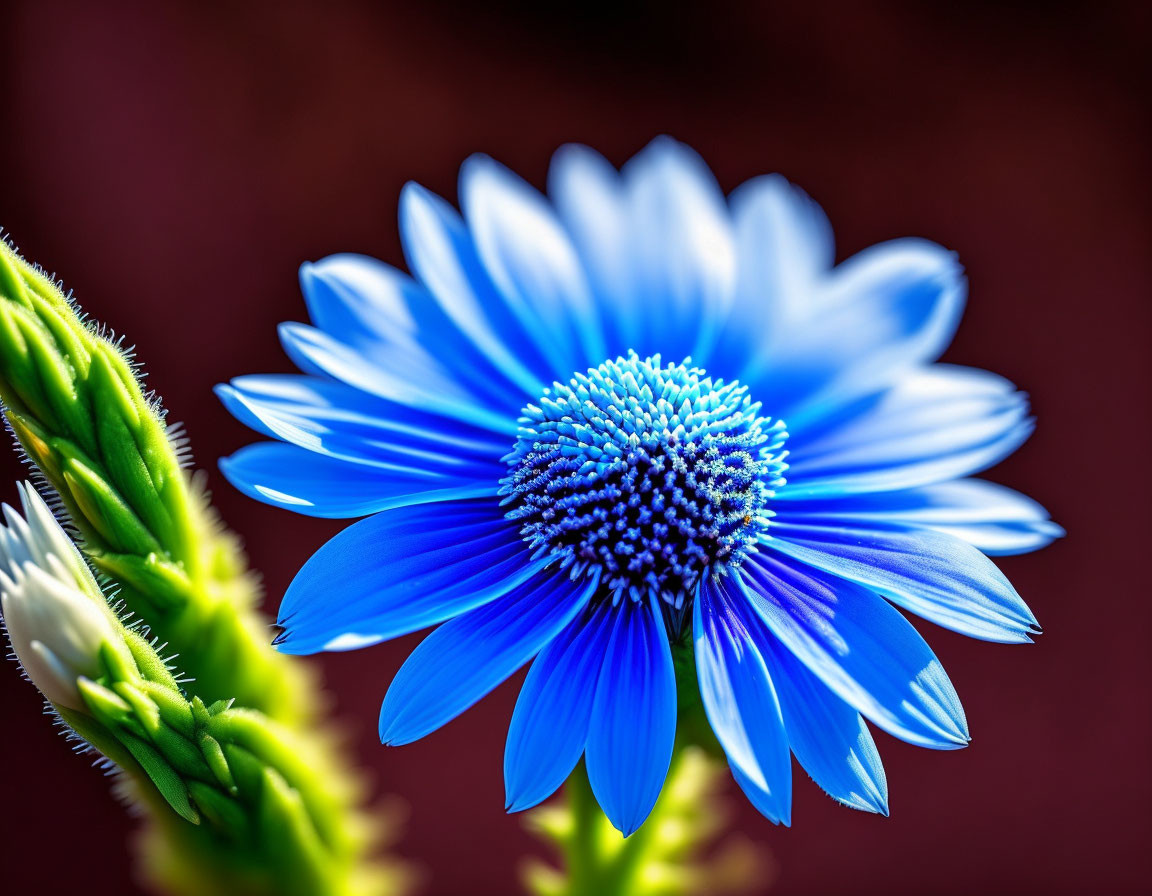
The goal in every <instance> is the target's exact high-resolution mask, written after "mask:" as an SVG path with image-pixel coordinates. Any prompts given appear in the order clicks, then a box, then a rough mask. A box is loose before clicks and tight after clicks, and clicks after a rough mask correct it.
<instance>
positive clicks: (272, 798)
mask: <svg viewBox="0 0 1152 896" xmlns="http://www.w3.org/2000/svg"><path fill="white" fill-rule="evenodd" d="M259 818H260V838H261V842H262V845H263V847H264V848H265V849H266V850H267V851H268V852H269V853H271V854H272V855H273V856H274V857H275V858H274V861H279V862H281V863H283V864H284V865H285V866H287V867H290V868H292V869H293V872H294V874H293V875H292V876H291V877H290V878H289V880H291V881H292V882H293V891H294V892H296V893H301V894H305V893H315V892H318V891H321V890H322V889H327V887H325V885H324V878H325V876H326V875H325V869H326V867H327V855H326V850H325V849H324V845H323V844H322V843H321V841H320V838H319V836H318V835H317V833H316V829H315V828H314V827H313V826H312V822H311V820H310V819H309V815H308V812H307V810H306V809H305V807H304V801H303V799H302V798H301V796H300V793H299V792H298V791H297V790H295V789H294V788H293V787H291V786H290V785H289V784H288V782H287V781H285V780H284V778H283V777H281V776H280V775H279V774H278V773H277V772H276V770H275V769H273V768H269V767H267V766H265V767H264V769H263V774H262V781H261V787H260V805H259Z"/></svg>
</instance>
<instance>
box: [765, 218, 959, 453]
mask: <svg viewBox="0 0 1152 896" xmlns="http://www.w3.org/2000/svg"><path fill="white" fill-rule="evenodd" d="M964 296H965V281H964V277H963V275H962V272H961V268H960V265H959V264H958V263H957V261H956V258H955V255H954V254H953V253H951V252H949V251H947V250H945V249H943V248H942V247H940V246H937V245H936V244H934V243H929V242H927V241H925V240H918V239H902V240H894V241H892V242H888V243H882V244H880V245H878V246H873V247H872V248H870V249H866V250H865V251H863V252H861V253H860V254H859V255H856V256H854V257H853V258H850V259H849V260H848V261H846V262H844V263H843V264H841V265H840V266H839V267H837V268H835V269H834V270H833V271H832V273H831V274H830V275H829V276H828V278H827V280H826V282H825V283H824V284H823V286H822V288H821V289H820V290H819V292H818V294H817V295H815V296H813V299H812V302H811V308H810V311H809V313H808V314H807V315H806V316H804V317H802V318H800V319H797V320H794V321H793V322H792V324H791V325H790V326H788V327H785V328H783V329H782V330H781V332H780V333H778V334H777V335H776V337H775V339H774V340H773V349H772V353H771V356H770V357H769V358H767V359H766V363H765V365H764V366H763V369H762V370H761V371H760V372H759V374H758V375H757V376H756V378H755V379H753V378H751V377H748V378H747V385H749V386H750V387H753V389H754V394H756V396H757V399H758V400H760V401H761V402H763V404H764V407H766V408H771V409H772V413H773V416H776V417H778V418H781V419H783V420H786V421H787V422H788V426H789V429H790V431H793V432H800V431H802V430H803V429H804V428H805V427H806V426H809V425H811V424H813V423H815V422H818V421H819V420H820V419H821V418H822V417H824V416H827V415H829V414H833V413H835V412H836V411H837V410H838V409H839V408H840V406H841V405H843V404H844V403H846V402H848V401H850V400H852V399H853V398H855V397H857V396H860V395H864V394H867V393H868V392H871V391H874V390H876V389H878V388H882V387H884V386H886V385H888V384H890V383H892V382H894V381H896V380H898V379H899V378H901V377H903V376H904V375H905V374H906V372H907V371H908V370H909V369H910V368H913V367H915V366H917V365H920V364H923V363H924V362H926V361H931V360H933V359H935V358H936V357H937V356H938V355H939V353H940V352H941V351H942V350H943V348H944V347H945V346H946V345H947V344H948V342H949V341H950V340H951V338H952V334H953V332H954V331H955V329H956V324H957V323H958V321H959V318H960V312H961V310H962V308H963V304H964Z"/></svg>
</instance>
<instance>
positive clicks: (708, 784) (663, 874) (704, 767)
mask: <svg viewBox="0 0 1152 896" xmlns="http://www.w3.org/2000/svg"><path fill="white" fill-rule="evenodd" d="M723 777H724V771H723V764H722V763H721V762H720V761H719V760H717V759H716V758H715V757H714V756H711V755H709V754H708V753H706V752H705V751H704V750H702V749H701V748H699V747H696V746H692V745H685V744H678V745H677V748H676V750H675V752H674V753H673V756H672V763H671V766H670V767H669V769H668V778H667V780H666V782H665V784H664V790H663V792H662V793H661V795H660V799H659V800H658V801H657V802H656V806H655V807H654V808H653V809H652V813H651V815H649V817H648V819H647V821H645V822H644V824H643V825H641V827H640V828H639V830H637V831H636V832H635V833H633V834H632V836H630V837H628V838H625V837H623V836H621V834H620V832H619V831H617V830H616V829H615V828H614V827H612V824H611V823H610V822H609V821H608V819H607V818H606V817H605V816H604V813H603V812H601V811H600V806H599V805H598V804H597V802H596V797H595V795H594V794H593V793H592V788H591V786H590V785H589V783H588V775H587V773H586V771H585V768H584V765H583V764H581V765H580V766H578V767H577V768H576V770H575V771H574V772H573V773H572V775H571V776H570V777H569V779H568V783H567V784H566V785H565V788H564V798H565V799H564V802H563V803H562V804H560V805H549V806H544V807H541V808H539V809H536V810H533V811H532V812H531V813H529V814H528V823H529V824H530V825H531V826H532V828H534V829H535V831H536V832H538V833H540V834H542V835H543V836H544V837H546V838H547V839H549V840H551V841H552V842H553V843H554V844H555V845H556V846H557V847H558V849H559V852H560V857H561V860H562V865H563V870H558V869H556V868H553V867H551V866H548V865H545V864H544V863H542V862H533V863H531V864H530V865H529V866H528V867H527V868H526V869H525V883H526V885H527V888H528V890H529V892H530V893H533V894H535V896H689V894H695V893H701V892H720V891H721V889H720V887H719V886H717V884H719V882H720V881H721V879H722V878H724V877H725V876H726V875H725V874H724V872H725V870H726V869H722V868H714V867H712V866H711V865H710V864H708V863H705V862H703V861H702V859H701V856H702V854H703V852H704V851H705V849H706V848H707V847H708V846H709V845H710V844H711V843H712V841H713V840H714V838H715V836H716V834H717V833H719V831H720V829H721V827H722V826H723V822H724V818H725V814H726V813H725V812H724V809H723V807H722V806H721V805H719V802H718V800H717V799H716V793H717V791H718V789H719V787H720V783H721V781H722V779H723ZM734 856H735V854H734V853H733V852H732V851H731V850H729V851H728V853H726V858H725V861H726V862H730V861H731V860H732V859H733V857H734ZM738 858H739V860H740V861H741V863H742V865H743V866H745V867H746V866H747V864H748V863H747V861H745V859H746V854H745V855H744V856H740V857H738ZM729 889H730V888H729Z"/></svg>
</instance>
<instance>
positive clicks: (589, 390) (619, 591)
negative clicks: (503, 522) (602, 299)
mask: <svg viewBox="0 0 1152 896" xmlns="http://www.w3.org/2000/svg"><path fill="white" fill-rule="evenodd" d="M520 427H521V428H520V433H519V436H518V438H517V440H516V445H515V447H514V448H513V450H512V451H511V453H509V454H508V455H507V456H506V457H505V458H504V460H505V462H506V463H507V464H508V467H509V472H508V475H507V476H505V477H504V478H503V479H502V480H501V490H500V494H501V495H502V496H503V500H504V505H505V506H506V507H507V508H508V509H507V516H508V518H509V519H510V520H514V521H516V522H518V523H519V524H520V525H521V527H522V529H521V532H522V534H523V536H524V538H525V540H526V541H527V542H528V544H529V546H530V547H531V548H532V549H534V550H535V551H536V552H537V554H538V555H543V554H551V555H552V556H554V557H556V558H557V559H558V560H559V562H560V565H561V566H562V567H564V568H569V569H570V570H571V574H572V575H573V576H578V575H581V574H583V573H598V574H599V576H600V580H601V583H602V585H603V588H604V589H605V593H606V594H608V595H610V596H611V598H612V600H613V601H618V600H620V599H621V598H622V597H624V596H627V597H629V598H631V599H633V600H640V599H641V598H643V597H645V596H646V595H648V594H655V595H657V596H658V597H659V598H660V599H661V600H662V601H663V602H664V604H665V605H666V607H667V610H668V611H669V612H670V613H672V614H673V615H680V614H681V613H682V612H683V610H684V608H685V607H686V606H689V605H690V604H691V599H692V597H693V595H694V594H695V591H696V588H697V586H698V585H699V583H700V581H701V579H702V577H703V576H704V575H705V574H706V573H708V572H710V571H711V572H717V573H718V572H720V571H721V570H723V569H724V568H726V567H734V566H738V565H739V564H740V562H741V561H742V560H743V559H744V557H745V556H746V555H747V554H748V553H749V552H751V551H753V550H754V549H755V547H754V546H755V544H756V541H757V538H758V537H759V536H760V535H761V534H762V533H763V531H764V529H765V527H766V526H767V523H768V519H769V517H770V516H771V515H772V512H771V510H770V509H769V507H768V503H769V500H770V499H771V498H772V496H773V494H774V493H775V490H776V489H777V488H779V487H780V486H781V485H783V483H784V479H783V476H782V474H783V472H784V469H785V467H786V465H785V463H784V460H783V459H784V456H785V454H786V452H785V451H783V450H782V449H783V445H784V442H785V440H786V439H787V436H788V433H787V432H786V431H785V428H784V423H783V421H780V420H772V419H770V418H768V417H764V416H761V414H760V405H759V403H756V402H753V401H752V399H751V398H750V397H749V395H748V390H747V388H746V387H744V386H742V385H740V383H738V382H735V381H733V382H724V381H723V380H713V379H711V378H710V377H708V376H707V375H706V374H705V372H704V371H703V370H702V369H700V368H698V367H693V366H692V363H691V359H689V358H686V359H685V360H684V361H683V363H680V364H672V363H669V364H667V365H666V366H661V359H660V356H659V355H653V356H652V357H649V358H644V359H641V358H640V357H639V356H638V355H636V354H635V353H634V352H633V353H630V354H629V355H628V356H627V357H619V358H617V359H616V360H614V361H605V362H604V363H603V364H601V365H600V366H599V367H596V368H593V369H590V370H589V371H588V372H587V373H583V374H581V373H577V374H576V375H574V376H573V377H572V379H571V380H569V381H568V383H566V384H562V383H555V384H554V385H553V386H552V387H551V388H548V389H545V390H544V394H543V396H542V397H541V398H540V401H539V403H538V404H533V405H529V406H528V407H527V408H525V409H524V415H523V417H521V419H520Z"/></svg>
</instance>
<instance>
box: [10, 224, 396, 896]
mask: <svg viewBox="0 0 1152 896" xmlns="http://www.w3.org/2000/svg"><path fill="white" fill-rule="evenodd" d="M0 399H2V400H3V403H4V412H5V415H6V417H7V419H8V421H9V423H10V424H11V427H12V429H13V431H14V432H15V434H16V437H17V438H18V440H19V442H20V445H21V447H22V448H23V449H24V451H25V452H26V454H27V457H28V458H29V460H30V461H31V462H32V463H33V464H34V465H35V466H36V467H37V468H38V470H39V471H40V472H41V473H42V474H43V475H44V477H45V479H46V480H47V482H48V484H50V485H51V487H52V488H53V489H55V490H56V492H57V493H58V494H59V495H60V498H61V501H62V503H63V507H64V509H65V510H66V511H67V513H68V515H69V517H70V519H71V522H72V523H73V525H74V526H75V527H76V529H77V530H78V532H79V534H80V536H81V545H80V547H81V549H82V550H83V553H84V554H85V556H86V557H87V559H88V560H89V561H90V562H91V563H92V565H93V566H94V567H95V568H96V569H97V570H98V571H99V572H100V573H102V574H103V575H104V576H105V577H106V578H107V579H108V580H109V581H110V583H111V585H113V586H114V587H117V588H118V598H119V599H120V600H122V601H123V605H124V608H125V610H127V611H129V612H130V613H131V614H132V615H133V616H134V617H135V618H138V619H140V620H143V622H145V623H146V624H147V626H148V630H149V632H150V634H151V635H152V636H154V638H155V640H156V641H157V642H163V643H165V644H166V645H167V647H166V650H168V651H171V652H172V653H174V654H176V655H177V656H178V657H179V663H180V667H181V672H182V673H183V674H185V675H187V676H188V679H187V680H185V681H183V682H182V683H181V684H179V685H178V684H177V683H176V682H175V681H174V680H173V678H172V676H171V674H170V673H169V672H168V670H167V668H166V667H165V664H164V663H163V662H162V661H161V660H160V658H159V657H158V656H157V655H156V653H155V651H154V650H153V649H152V647H151V646H150V644H149V643H148V642H146V641H144V640H143V639H142V638H141V637H140V636H139V635H138V634H136V633H135V632H132V631H129V630H127V629H124V630H123V635H124V638H125V640H126V643H127V644H128V646H129V647H130V648H131V656H132V658H133V663H125V662H123V661H122V659H119V658H117V656H116V655H115V653H114V652H109V653H108V654H107V656H105V657H104V660H105V662H104V670H105V671H104V675H103V676H101V677H100V678H99V679H94V680H87V679H86V680H84V681H83V682H82V687H81V694H82V696H83V699H84V703H85V707H86V709H87V711H88V712H87V713H80V712H77V711H73V710H61V712H60V714H61V717H62V718H63V719H64V720H65V721H66V722H67V723H68V724H69V725H70V726H71V727H72V728H73V729H74V730H75V731H76V732H77V733H78V734H79V735H80V736H81V737H82V738H84V739H85V740H86V741H88V742H89V743H90V744H92V745H93V746H94V747H95V748H96V749H98V750H99V751H100V752H102V753H104V755H105V756H107V757H108V758H109V759H111V760H112V761H114V762H116V763H117V764H118V765H120V766H121V767H122V768H123V769H124V770H125V771H126V773H127V774H128V776H129V783H128V784H127V786H128V788H129V789H130V790H131V792H132V795H133V796H134V797H135V798H137V799H139V800H141V801H142V802H143V803H144V804H145V805H147V806H148V807H149V808H150V809H151V812H150V813H149V814H150V818H151V824H150V826H149V828H148V829H147V830H146V832H145V835H144V848H143V849H142V850H141V859H142V861H144V862H145V863H146V869H145V870H146V873H147V874H148V875H149V876H151V877H152V878H153V879H154V880H156V881H158V882H159V883H160V885H161V886H162V887H163V889H165V890H167V891H170V892H174V893H187V894H194V893H223V892H228V893H249V892H251V893H269V894H271V893H276V894H294V893H300V894H305V893H307V894H316V896H328V894H381V893H396V892H400V891H401V890H402V889H403V888H404V877H405V875H404V874H403V873H402V871H401V870H400V869H399V868H398V866H395V865H386V864H384V863H382V862H380V861H378V860H376V859H374V858H373V857H372V854H373V852H374V851H375V850H376V848H377V846H378V843H379V841H380V839H381V834H382V829H381V827H382V826H381V825H380V824H379V823H378V822H374V821H372V820H370V818H369V816H368V815H367V814H366V813H365V812H364V810H363V809H362V808H361V807H360V803H361V800H362V794H361V792H360V791H361V788H360V787H359V785H358V783H357V782H356V781H355V780H354V778H353V777H352V775H351V774H350V772H349V770H348V769H347V767H346V763H345V762H344V760H343V757H342V756H341V755H340V751H338V750H337V749H336V748H335V747H334V745H333V743H332V741H331V739H330V737H329V736H328V735H327V734H325V731H324V726H323V725H322V724H321V721H322V720H321V719H319V718H318V713H317V705H318V703H319V694H320V692H319V690H318V688H317V686H316V682H315V680H314V677H313V675H312V674H311V673H310V670H308V669H307V668H306V667H305V666H304V664H303V663H301V662H300V661H298V660H295V659H293V658H291V657H287V656H283V655H280V654H278V653H276V652H275V651H273V650H272V649H271V648H270V647H269V640H270V631H269V625H268V622H267V620H265V619H263V618H262V617H261V616H260V615H259V613H258V612H257V611H256V609H255V605H256V600H257V596H258V595H257V590H256V587H255V583H254V580H253V578H252V576H251V575H250V574H249V573H248V571H247V569H246V567H245V563H244V559H243V557H242V554H241V552H240V550H239V548H238V545H237V543H236V541H235V539H234V537H233V536H231V535H230V534H228V533H227V532H225V531H224V530H223V528H222V527H221V525H220V524H219V523H218V521H217V520H216V519H215V517H214V516H213V514H212V512H211V510H210V508H209V507H208V506H207V503H206V501H205V500H204V498H203V496H202V494H201V493H200V491H199V489H198V488H197V487H196V486H195V484H194V482H193V480H192V479H191V478H190V477H189V476H188V475H187V474H186V473H185V471H184V470H183V469H182V467H181V457H180V452H179V449H178V447H177V445H175V444H174V443H173V440H172V439H171V438H170V435H169V431H168V429H167V427H166V426H165V422H164V416H163V412H162V411H161V409H160V407H159V402H158V401H157V400H156V399H155V398H154V397H151V396H149V395H147V394H146V393H145V392H144V390H143V389H142V387H141V384H140V382H139V380H138V379H137V376H136V372H135V370H134V367H133V365H132V363H131V361H130V359H129V357H128V356H127V355H126V354H125V352H124V351H123V350H122V349H121V348H120V347H119V345H118V344H116V343H114V342H112V341H111V340H109V339H107V338H106V337H105V336H103V335H102V334H101V333H100V332H99V330H98V329H97V327H95V326H94V325H93V324H91V323H90V322H86V321H85V320H84V319H83V318H82V317H81V316H80V315H79V314H78V311H77V309H76V307H75V306H74V305H73V304H71V303H70V302H69V301H68V299H66V298H65V297H64V296H63V295H62V294H61V292H60V290H59V289H58V288H57V287H56V285H55V284H54V283H52V282H51V281H50V280H49V279H48V278H47V277H45V276H44V275H43V273H42V272H40V271H39V270H38V269H36V268H34V267H32V266H31V265H29V264H28V263H27V262H26V261H24V260H23V259H22V258H20V257H19V256H18V255H17V254H16V253H15V252H14V251H13V250H12V249H11V248H10V247H9V246H8V245H6V244H2V243H0Z"/></svg>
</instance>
